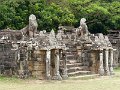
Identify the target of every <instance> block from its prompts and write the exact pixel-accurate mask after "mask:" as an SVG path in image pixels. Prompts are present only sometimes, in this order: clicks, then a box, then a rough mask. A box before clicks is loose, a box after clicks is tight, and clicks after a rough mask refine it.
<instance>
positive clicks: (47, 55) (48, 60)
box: [46, 50, 51, 80]
mask: <svg viewBox="0 0 120 90" xmlns="http://www.w3.org/2000/svg"><path fill="white" fill-rule="evenodd" d="M50 56H51V53H50V50H47V51H46V78H47V79H48V80H49V79H51V75H50Z"/></svg>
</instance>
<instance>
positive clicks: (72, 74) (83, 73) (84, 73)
mask: <svg viewBox="0 0 120 90" xmlns="http://www.w3.org/2000/svg"><path fill="white" fill-rule="evenodd" d="M89 74H91V71H76V72H71V73H68V76H78V75H89Z"/></svg>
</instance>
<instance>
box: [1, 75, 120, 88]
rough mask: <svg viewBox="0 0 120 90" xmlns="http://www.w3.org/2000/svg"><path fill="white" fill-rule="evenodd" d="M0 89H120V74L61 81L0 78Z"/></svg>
mask: <svg viewBox="0 0 120 90" xmlns="http://www.w3.org/2000/svg"><path fill="white" fill-rule="evenodd" d="M0 90H120V74H116V75H114V76H104V77H99V78H95V79H88V80H62V81H41V80H35V79H29V80H28V79H27V80H20V79H14V78H13V79H11V78H0Z"/></svg>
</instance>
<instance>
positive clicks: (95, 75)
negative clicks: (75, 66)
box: [69, 74, 100, 80]
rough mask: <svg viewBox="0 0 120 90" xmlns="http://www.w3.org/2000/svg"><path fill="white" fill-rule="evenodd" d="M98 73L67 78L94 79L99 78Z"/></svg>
mask: <svg viewBox="0 0 120 90" xmlns="http://www.w3.org/2000/svg"><path fill="white" fill-rule="evenodd" d="M99 77H100V75H99V74H91V75H80V76H75V77H69V79H72V80H86V79H95V78H99Z"/></svg>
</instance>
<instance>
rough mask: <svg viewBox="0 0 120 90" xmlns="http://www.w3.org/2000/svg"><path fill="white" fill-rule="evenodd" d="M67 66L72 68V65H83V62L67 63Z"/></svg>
mask: <svg viewBox="0 0 120 90" xmlns="http://www.w3.org/2000/svg"><path fill="white" fill-rule="evenodd" d="M66 65H67V68H70V67H79V66H82V65H83V64H82V63H67V64H66Z"/></svg>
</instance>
